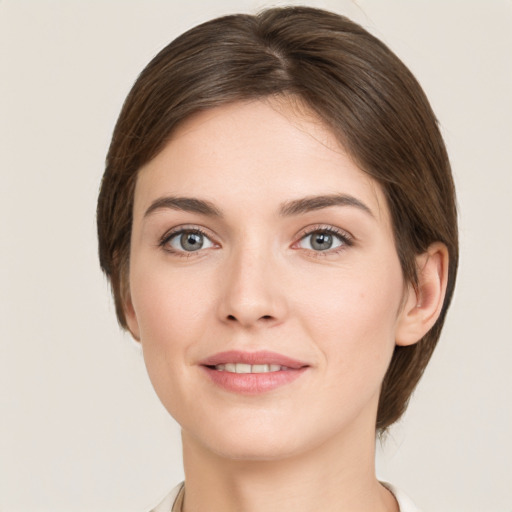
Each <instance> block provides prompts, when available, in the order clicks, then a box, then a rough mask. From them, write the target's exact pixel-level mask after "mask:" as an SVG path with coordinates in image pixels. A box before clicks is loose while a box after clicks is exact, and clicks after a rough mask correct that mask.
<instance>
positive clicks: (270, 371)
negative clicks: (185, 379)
mask: <svg viewBox="0 0 512 512" xmlns="http://www.w3.org/2000/svg"><path fill="white" fill-rule="evenodd" d="M200 366H201V368H202V369H203V370H204V371H205V373H206V374H207V375H208V376H209V378H210V379H211V381H213V382H214V383H215V384H216V385H218V386H220V387H222V388H224V389H225V390H227V391H230V392H233V393H240V394H248V395H255V394H259V393H266V392H269V391H272V390H274V389H277V388H279V387H281V386H284V385H286V384H290V383H291V382H293V381H294V380H296V379H297V378H298V377H300V376H301V375H303V374H304V372H305V371H306V370H307V368H308V367H309V365H308V364H307V363H305V362H303V361H299V360H297V359H293V358H290V357H287V356H284V355H282V354H278V353H276V352H269V351H259V352H242V351H237V350H233V351H228V352H220V353H218V354H214V355H213V356H211V357H208V358H206V359H205V360H203V361H201V363H200Z"/></svg>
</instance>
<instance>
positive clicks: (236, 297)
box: [219, 246, 288, 328]
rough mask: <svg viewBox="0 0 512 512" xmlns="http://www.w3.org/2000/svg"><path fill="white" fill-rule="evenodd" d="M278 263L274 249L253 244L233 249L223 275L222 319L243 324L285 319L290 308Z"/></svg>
mask: <svg viewBox="0 0 512 512" xmlns="http://www.w3.org/2000/svg"><path fill="white" fill-rule="evenodd" d="M277 267H278V265H277V262H276V257H275V255H272V254H271V251H268V250H262V249H260V248H257V247H254V246H252V247H246V248H242V249H240V250H239V251H236V252H234V253H233V254H232V256H231V257H230V258H229V259H227V260H226V262H225V273H223V275H222V284H221V298H220V301H219V318H220V320H221V321H222V322H224V323H228V324H231V325H233V326H235V325H236V326H240V327H244V328H255V327H258V326H269V327H270V326H273V325H277V324H279V323H281V322H283V321H284V319H285V317H286V315H287V310H288V308H287V301H286V299H285V289H284V282H283V275H282V272H280V271H279V269H278V268H277Z"/></svg>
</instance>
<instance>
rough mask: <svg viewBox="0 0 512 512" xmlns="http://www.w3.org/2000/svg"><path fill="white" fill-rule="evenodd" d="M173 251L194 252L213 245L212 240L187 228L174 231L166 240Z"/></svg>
mask: <svg viewBox="0 0 512 512" xmlns="http://www.w3.org/2000/svg"><path fill="white" fill-rule="evenodd" d="M166 243H167V244H168V245H170V246H171V248H172V249H173V250H175V251H180V252H183V251H185V252H194V251H199V249H208V248H210V247H213V242H212V241H211V240H210V239H209V238H208V237H207V236H206V235H204V234H203V233H201V232H199V231H193V230H187V231H180V232H178V233H175V234H174V235H172V236H171V237H169V238H168V239H167V242H166Z"/></svg>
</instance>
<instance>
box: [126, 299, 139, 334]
mask: <svg viewBox="0 0 512 512" xmlns="http://www.w3.org/2000/svg"><path fill="white" fill-rule="evenodd" d="M124 295H125V297H123V311H124V317H125V319H126V325H127V326H128V330H129V331H130V334H131V335H132V337H133V339H134V340H135V341H140V329H139V322H138V320H137V315H136V314H135V309H134V307H133V302H132V296H131V294H130V291H129V290H128V291H126V292H125V294H124Z"/></svg>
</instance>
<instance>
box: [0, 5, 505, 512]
mask: <svg viewBox="0 0 512 512" xmlns="http://www.w3.org/2000/svg"><path fill="white" fill-rule="evenodd" d="M289 3H294V2H289ZM308 3H309V5H314V6H318V7H324V8H328V9H331V10H336V11H337V12H339V13H342V14H346V15H348V16H349V17H351V18H353V19H354V20H355V21H358V22H360V23H362V24H363V25H364V26H365V27H367V28H368V29H369V30H371V31H372V32H373V33H374V34H376V35H377V36H378V37H380V38H381V39H383V40H384V41H385V42H386V43H387V44H388V45H389V46H390V47H391V48H392V49H393V50H394V51H395V52H396V53H397V54H398V55H399V56H400V58H402V60H403V61H404V62H405V63H406V64H407V65H408V66H409V67H410V68H411V70H412V71H413V73H415V75H416V76H417V78H418V79H419V81H420V82H421V83H422V85H423V87H424V89H425V91H426V93H427V95H428V96H429V98H430V100H431V102H432V105H433V107H434V110H435V111H436V113H437V115H438V118H439V119H440V123H441V126H442V130H443V134H444V136H445V139H446V142H447V145H448V149H449V153H450V156H451V160H452V165H453V169H454V174H455V179H456V183H457V187H458V197H459V206H460V235H461V254H462V257H461V266H460V273H459V281H458V286H457V289H456V293H455V298H454V302H453V305H452V308H451V313H450V315H449V316H448V321H447V324H446V328H445V330H444V333H443V336H442V339H441V342H440V344H439V347H438V349H437V351H436V353H435V355H434V358H433V360H432V362H431V364H430V366H429V367H428V369H427V372H426V374H425V376H424V378H423V380H422V382H421V384H420V386H419V388H418V390H417V392H416V393H415V395H414V397H413V400H412V402H411V405H410V408H409V410H408V413H407V414H406V416H405V418H404V419H403V420H402V421H401V423H400V424H399V425H397V426H396V427H395V428H393V429H392V431H391V433H390V435H389V437H388V439H387V441H386V442H385V444H384V446H383V447H382V448H379V453H378V474H379V477H380V478H381V479H383V480H387V481H390V482H392V483H394V484H395V485H398V486H399V487H401V488H403V489H404V490H406V492H407V493H408V494H410V495H411V496H412V497H413V498H414V500H415V501H416V502H417V504H418V505H419V506H420V507H421V508H423V509H424V510H425V511H433V512H434V511H435V512H457V511H461V512H462V511H463V512H477V511H478V512H498V511H500V512H501V511H508V512H510V511H512V485H511V482H512V462H511V461H512V446H511V440H510V437H511V433H512V417H511V414H512V413H511V404H512V390H511V387H512V372H511V371H510V367H511V362H512V336H511V332H512V323H511V318H512V272H511V253H512V229H511V221H512V179H511V175H512V172H511V166H510V160H511V159H510V151H511V150H510V148H511V143H512V137H511V132H512V130H511V119H512V100H511V97H512V58H511V50H512V37H511V34H512V2H511V1H510V0H501V1H500V0H493V1H485V2H484V1H480V2H476V1H468V0H458V1H455V0H450V1H447V0H437V1H406V0H361V1H359V2H357V3H356V2H354V1H349V0H345V1H335V0H332V1H310V2H308ZM275 4H276V3H274V4H272V3H270V2H263V1H256V0H215V1H211V2H208V1H204V0H202V1H199V0H188V1H187V2H181V1H179V2H178V1H163V0H162V1H156V0H150V1H148V0H145V1H141V0H139V1H130V0H116V1H99V0H97V1H90V0H89V1H81V2H80V1H72V0H67V1H64V0H61V1H47V0H37V1H36V0H33V1H23V0H18V1H15V0H11V1H9V0H0V73H1V78H0V172H1V188H0V225H1V233H0V299H1V310H0V322H1V323H0V325H1V332H0V343H1V345H0V510H2V511H4V512H7V511H9V512H10V511H13V512H14V511H16V512H18V511H31V512H36V511H52V512H60V511H68V512H69V511H110V512H115V511H125V512H131V511H133V512H135V511H142V510H145V509H147V507H148V506H149V505H151V504H154V503H155V501H156V500H158V498H159V497H160V496H162V495H163V494H165V493H166V492H167V491H168V490H169V489H170V488H171V487H172V486H174V484H176V483H177V482H179V481H180V480H181V479H182V469H181V454H180V442H179V429H178V427H177V426H176V424H175V423H174V421H173V420H172V419H170V418H169V416H168V414H167V413H166V411H165V410H164V409H163V407H162V406H161V405H160V403H159V402H158V400H157V398H156V396H155V395H154V392H153V390H152V388H151V386H150V384H149V380H148V378H147V377H146V373H145V368H144V364H143V360H142V357H141V355H140V351H139V348H138V346H137V345H136V344H135V342H133V341H131V340H130V339H129V337H128V336H127V335H125V334H123V333H121V332H120V331H119V329H118V327H117V324H116V320H115V316H114V308H113V305H112V301H111V299H110V295H109V290H108V286H107V284H106V281H105V279H104V278H103V276H102V275H101V274H100V271H99V268H98V263H97V256H96V251H97V244H96V236H95V202H96V196H97V191H98V186H99V182H100V178H101V175H102V172H103V165H104V158H105V153H106V151H107V147H108V144H109V139H110V136H111V133H112V129H113V126H114V123H115V120H116V117H117V115H118V113H119V110H120V108H121V104H122V102H123V100H124V97H125V96H126V94H127V92H128V91H129V89H130V87H131V85H132V83H133V81H134V80H135V78H136V76H137V74H138V73H139V72H140V71H141V69H142V68H143V66H144V65H145V64H146V63H147V62H148V61H149V60H150V58H151V57H152V56H153V55H154V54H155V53H156V52H157V51H158V50H159V49H160V48H162V47H163V46H164V45H166V44H167V43H168V42H169V41H170V40H172V39H173V38H174V37H176V36H177V35H178V34H179V33H181V32H183V31H184V30H186V29H188V28H190V27H191V26H193V25H196V24H197V23H199V22H202V21H205V20H207V19H209V18H212V17H214V16H217V15H221V14H225V13H231V12H255V11H256V10H257V9H259V8H261V7H263V6H270V5H275Z"/></svg>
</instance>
